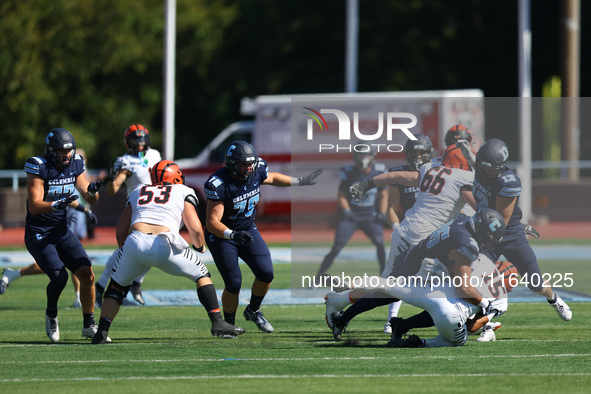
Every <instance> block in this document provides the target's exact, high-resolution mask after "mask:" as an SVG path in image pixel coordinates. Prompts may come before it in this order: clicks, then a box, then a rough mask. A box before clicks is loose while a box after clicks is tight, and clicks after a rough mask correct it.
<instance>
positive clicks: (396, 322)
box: [388, 316, 406, 339]
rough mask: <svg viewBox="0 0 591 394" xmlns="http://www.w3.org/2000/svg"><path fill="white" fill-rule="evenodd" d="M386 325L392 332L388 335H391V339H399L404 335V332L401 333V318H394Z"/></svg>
mask: <svg viewBox="0 0 591 394" xmlns="http://www.w3.org/2000/svg"><path fill="white" fill-rule="evenodd" d="M388 324H389V325H390V328H391V330H392V332H391V333H390V334H392V337H391V339H401V338H402V335H404V334H406V331H405V332H402V328H401V326H402V318H401V317H396V316H394V317H393V318H391V319H390V321H389V322H388Z"/></svg>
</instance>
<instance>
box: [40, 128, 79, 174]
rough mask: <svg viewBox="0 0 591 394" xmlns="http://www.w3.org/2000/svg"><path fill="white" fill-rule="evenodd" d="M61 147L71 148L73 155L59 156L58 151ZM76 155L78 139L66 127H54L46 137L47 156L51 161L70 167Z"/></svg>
mask: <svg viewBox="0 0 591 394" xmlns="http://www.w3.org/2000/svg"><path fill="white" fill-rule="evenodd" d="M60 149H70V150H71V151H72V154H71V155H68V156H63V157H59V156H58V154H57V151H58V150H60ZM75 155H76V141H74V136H73V135H72V134H71V133H70V132H69V131H68V130H66V129H62V128H57V129H52V130H50V131H49V134H47V137H45V156H47V157H48V158H49V159H50V160H51V162H52V163H53V164H55V165H58V166H60V167H61V168H66V167H69V166H70V164H72V160H74V156H75Z"/></svg>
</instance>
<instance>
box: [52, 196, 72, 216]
mask: <svg viewBox="0 0 591 394" xmlns="http://www.w3.org/2000/svg"><path fill="white" fill-rule="evenodd" d="M77 199H78V195H77V194H70V195H69V196H68V197H63V198H60V199H59V200H56V201H54V202H52V203H51V209H53V211H54V212H55V211H58V210H64V209H66V208H67V207H68V205H70V204H71V203H73V202H74V201H76V200H77Z"/></svg>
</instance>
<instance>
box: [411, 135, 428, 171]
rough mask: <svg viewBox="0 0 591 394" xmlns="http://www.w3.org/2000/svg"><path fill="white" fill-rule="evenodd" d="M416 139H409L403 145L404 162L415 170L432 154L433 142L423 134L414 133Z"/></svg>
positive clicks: (426, 161)
mask: <svg viewBox="0 0 591 394" xmlns="http://www.w3.org/2000/svg"><path fill="white" fill-rule="evenodd" d="M415 137H416V140H411V139H409V140H408V141H406V144H405V145H404V151H405V153H406V162H407V163H408V164H409V165H410V166H411V167H413V168H414V169H415V170H417V171H418V170H419V168H421V166H422V165H423V164H425V163H429V162H430V161H431V157H432V156H433V143H432V142H431V140H430V139H429V137H427V136H426V135H425V134H415Z"/></svg>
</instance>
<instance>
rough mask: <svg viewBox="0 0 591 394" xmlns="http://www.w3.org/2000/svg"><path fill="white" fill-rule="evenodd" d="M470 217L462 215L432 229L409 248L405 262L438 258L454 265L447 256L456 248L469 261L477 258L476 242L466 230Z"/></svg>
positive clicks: (417, 262) (418, 261)
mask: <svg viewBox="0 0 591 394" xmlns="http://www.w3.org/2000/svg"><path fill="white" fill-rule="evenodd" d="M469 221H470V217H468V216H464V217H461V218H458V219H456V220H454V221H452V222H449V223H447V224H446V225H444V226H441V227H439V228H438V229H437V230H435V231H433V232H432V233H431V235H429V237H427V238H425V239H424V240H422V241H421V242H419V243H418V244H417V246H415V247H414V248H412V249H411V251H410V252H409V254H408V256H407V257H406V259H405V264H413V265H414V264H418V266H420V263H421V262H422V261H423V259H426V258H430V259H438V260H439V261H441V262H442V263H443V265H445V266H446V267H448V268H450V267H453V266H454V264H455V263H454V261H453V260H451V259H450V258H449V252H450V251H451V250H452V249H456V250H457V251H458V252H459V253H461V254H463V255H464V256H466V257H467V258H468V259H470V261H474V260H476V259H477V258H478V253H479V251H480V250H479V247H478V242H476V240H475V239H474V237H473V236H472V233H471V232H470V231H469V230H468V228H469V227H470V223H469Z"/></svg>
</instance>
